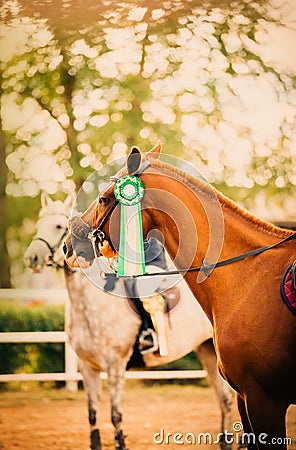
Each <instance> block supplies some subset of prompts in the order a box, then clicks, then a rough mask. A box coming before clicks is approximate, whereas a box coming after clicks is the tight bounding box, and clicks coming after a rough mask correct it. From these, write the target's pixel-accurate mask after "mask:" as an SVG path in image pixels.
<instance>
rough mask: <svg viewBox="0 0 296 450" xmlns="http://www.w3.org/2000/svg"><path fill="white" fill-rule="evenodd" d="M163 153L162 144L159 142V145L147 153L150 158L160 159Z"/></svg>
mask: <svg viewBox="0 0 296 450" xmlns="http://www.w3.org/2000/svg"><path fill="white" fill-rule="evenodd" d="M160 153H161V142H160V141H158V142H157V144H156V145H155V146H154V147H153V148H152V149H151V150H149V152H147V153H146V155H147V156H149V157H150V158H154V159H158V158H159V155H160Z"/></svg>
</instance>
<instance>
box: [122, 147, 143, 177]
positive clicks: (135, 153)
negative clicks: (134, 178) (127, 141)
mask: <svg viewBox="0 0 296 450" xmlns="http://www.w3.org/2000/svg"><path fill="white" fill-rule="evenodd" d="M141 164H142V154H141V152H140V150H139V149H138V148H137V147H133V148H132V151H131V152H130V154H129V155H128V157H127V161H126V167H127V171H128V174H129V175H133V174H134V173H135V172H137V170H138V169H139V168H140V167H141Z"/></svg>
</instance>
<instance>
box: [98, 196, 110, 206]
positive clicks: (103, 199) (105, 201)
mask: <svg viewBox="0 0 296 450" xmlns="http://www.w3.org/2000/svg"><path fill="white" fill-rule="evenodd" d="M99 203H100V205H102V206H106V205H108V203H110V199H109V198H107V197H100V198H99Z"/></svg>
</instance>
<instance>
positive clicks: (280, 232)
mask: <svg viewBox="0 0 296 450" xmlns="http://www.w3.org/2000/svg"><path fill="white" fill-rule="evenodd" d="M147 159H148V160H149V162H150V164H151V166H154V167H158V168H160V169H162V170H163V171H164V172H166V173H167V174H169V175H170V176H172V177H173V178H175V179H176V180H177V181H180V182H182V183H185V184H186V186H188V187H189V188H190V189H192V190H194V191H198V192H199V193H201V194H202V195H204V196H205V197H208V198H210V199H215V198H218V200H219V202H220V204H221V206H223V207H225V208H226V209H228V210H230V211H231V212H232V213H233V214H236V215H238V216H240V217H242V218H243V219H244V220H246V221H247V222H249V223H251V224H252V225H254V226H255V227H257V229H258V230H261V231H265V232H267V233H269V234H273V235H276V236H281V237H286V236H289V235H290V234H292V233H293V232H292V231H291V230H287V229H283V228H280V227H277V226H276V225H273V224H272V223H270V222H266V221H265V220H262V219H259V218H258V217H256V216H254V215H253V214H251V213H250V212H249V211H247V210H246V209H244V208H242V207H241V206H239V205H238V204H237V203H235V202H234V201H233V200H231V199H230V198H228V197H226V195H224V194H222V193H221V192H220V191H218V190H217V189H216V188H214V187H213V186H212V185H210V184H208V183H206V182H205V181H204V180H203V179H202V178H195V177H193V176H192V175H190V174H188V173H186V172H184V171H182V170H181V169H179V168H176V167H174V166H171V165H170V164H168V163H165V162H163V161H159V160H156V159H155V158H147Z"/></svg>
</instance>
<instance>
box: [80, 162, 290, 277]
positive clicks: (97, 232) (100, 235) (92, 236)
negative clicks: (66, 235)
mask: <svg viewBox="0 0 296 450" xmlns="http://www.w3.org/2000/svg"><path fill="white" fill-rule="evenodd" d="M149 166H150V163H149V161H144V163H143V164H142V166H141V167H140V169H139V170H138V171H137V172H136V173H134V174H133V175H134V176H136V177H139V176H140V175H141V174H142V173H143V172H144V171H145V170H146V169H147V167H149ZM118 179H119V177H117V176H112V177H111V178H110V181H113V182H116V181H118ZM118 204H119V202H118V200H116V199H115V198H114V201H113V202H112V203H111V204H110V207H109V209H108V210H107V212H106V214H105V215H104V217H102V219H101V220H100V222H99V224H98V226H97V227H96V228H95V229H93V230H91V231H89V233H88V235H87V239H88V240H90V241H91V243H92V246H93V251H94V254H95V256H96V257H99V256H100V255H99V254H98V251H97V246H96V244H97V242H99V243H103V241H104V239H105V233H104V231H102V228H103V226H104V225H105V224H106V222H107V220H108V219H109V217H110V215H111V214H112V212H113V211H114V209H115V208H116V206H117V205H118ZM76 237H77V238H78V239H79V237H78V236H76ZM294 239H296V233H293V234H292V235H290V236H287V237H285V238H284V239H282V240H280V241H278V242H276V243H275V244H272V245H267V246H263V247H259V248H256V249H254V250H251V251H250V252H247V253H242V254H240V255H237V256H234V257H232V258H228V259H225V260H223V261H218V262H217V263H214V264H208V263H207V262H206V260H205V259H204V260H203V261H202V265H201V266H199V267H189V268H184V269H176V270H165V271H162V272H153V273H145V274H142V275H131V276H128V277H127V278H132V279H133V278H139V277H145V276H146V277H151V276H166V275H178V274H181V273H189V272H204V273H205V274H206V276H210V274H211V272H212V270H213V269H216V268H218V267H223V266H226V265H229V264H233V263H235V262H237V261H242V260H243V259H246V258H249V257H251V256H255V255H259V254H261V253H264V252H266V251H267V250H271V249H273V248H276V247H278V246H280V245H283V244H285V243H286V242H289V241H291V240H294ZM80 240H85V238H84V239H80Z"/></svg>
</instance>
